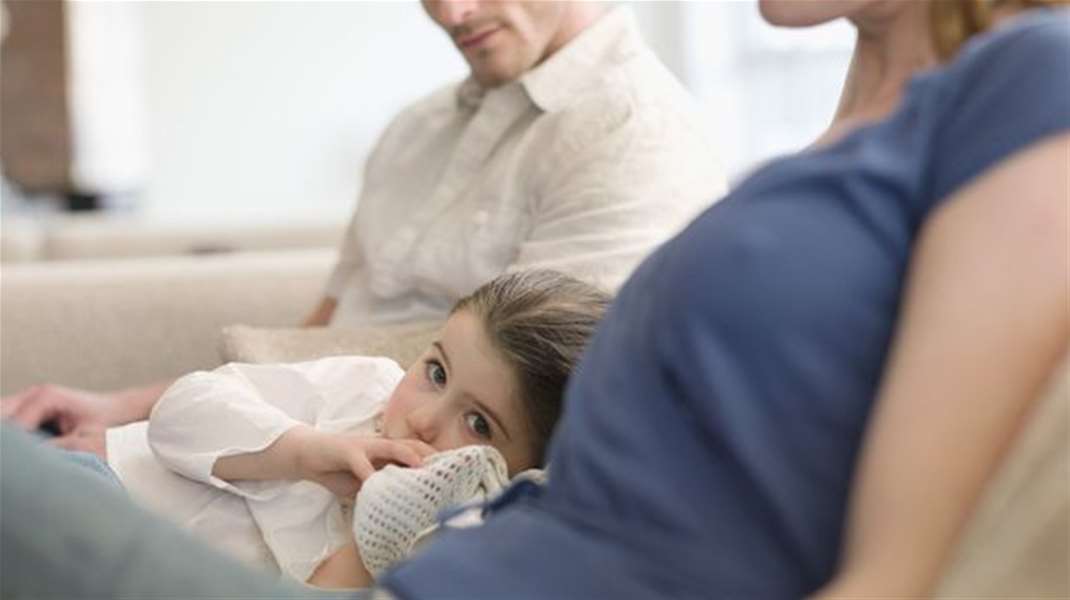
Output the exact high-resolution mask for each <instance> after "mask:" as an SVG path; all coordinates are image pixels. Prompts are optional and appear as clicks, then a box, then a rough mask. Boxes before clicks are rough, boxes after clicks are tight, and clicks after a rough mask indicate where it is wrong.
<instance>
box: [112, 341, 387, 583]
mask: <svg viewBox="0 0 1070 600" xmlns="http://www.w3.org/2000/svg"><path fill="white" fill-rule="evenodd" d="M403 375H404V372H403V370H402V369H401V367H400V366H398V364H397V363H396V362H394V361H392V360H390V359H386V358H372V357H360V356H344V357H331V358H324V359H320V360H316V361H311V362H304V363H293V364H275V365H254V364H240V363H231V364H228V365H224V366H222V367H220V368H218V369H216V370H214V371H211V372H196V373H193V374H190V375H187V376H185V377H182V378H181V379H179V380H178V381H176V382H175V384H174V385H172V386H171V387H170V388H169V389H168V390H167V391H166V392H165V393H164V395H163V396H162V397H161V398H160V401H159V402H158V403H157V404H156V407H155V408H154V409H153V411H152V415H151V416H150V419H149V421H147V422H145V421H142V422H139V423H133V424H130V425H126V426H124V427H119V428H114V429H109V430H108V433H107V451H108V464H109V466H111V467H112V469H114V470H115V472H116V473H117V474H118V476H119V478H120V480H121V481H122V482H123V485H124V486H126V488H127V490H128V491H129V493H130V494H131V495H132V496H133V497H134V498H135V499H136V500H137V501H139V502H141V503H142V504H144V505H146V506H147V507H148V508H149V509H150V510H154V511H156V512H158V513H160V514H161V515H163V516H165V517H167V518H169V519H171V520H173V521H175V522H176V523H178V524H179V525H181V526H183V527H184V528H186V529H188V530H190V531H192V532H193V533H194V535H196V536H198V537H200V538H203V539H204V540H206V541H207V542H209V543H210V544H212V545H214V546H216V547H217V548H219V549H221V550H223V551H225V552H228V553H230V554H232V555H234V556H236V557H237V558H239V559H240V560H243V561H244V562H246V563H249V564H251V565H253V566H256V567H260V568H263V569H266V570H269V571H273V572H275V573H280V574H285V575H287V576H290V577H293V578H294V579H296V580H297V581H302V582H303V581H306V580H307V579H308V577H309V576H310V575H311V574H312V572H313V571H314V570H315V568H316V567H317V566H318V565H319V564H320V563H321V562H322V561H323V560H324V559H326V558H327V557H329V556H330V555H331V554H333V553H334V552H335V551H336V550H337V549H338V548H340V547H341V546H342V545H344V544H345V543H347V542H348V541H349V540H351V539H352V533H351V529H350V527H351V524H350V518H351V517H350V515H349V511H348V508H350V507H345V506H343V503H342V502H340V501H339V499H338V498H337V497H336V496H334V494H332V493H331V492H329V491H328V490H327V489H326V488H324V487H322V486H319V485H317V484H315V483H311V482H307V481H301V482H293V481H237V482H227V481H223V480H222V479H219V478H218V477H214V476H213V475H212V467H213V466H214V464H215V461H216V460H218V459H219V458H221V457H224V456H230V455H235V454H245V453H250V452H257V451H260V450H263V449H264V448H266V447H268V446H270V445H271V444H272V443H273V442H274V441H275V440H276V439H278V437H279V436H281V435H282V434H283V433H285V432H286V431H287V430H289V429H290V428H292V427H294V426H295V425H298V424H300V423H304V424H307V425H311V426H313V427H316V428H317V429H319V430H322V431H332V432H340V431H347V432H353V433H363V434H367V435H374V434H375V433H376V431H375V428H376V421H377V418H378V417H379V415H380V414H381V413H382V410H383V407H384V405H385V404H386V401H387V400H388V399H389V397H390V394H391V392H392V391H393V389H394V388H395V387H397V384H398V382H400V381H401V378H402V376H403Z"/></svg>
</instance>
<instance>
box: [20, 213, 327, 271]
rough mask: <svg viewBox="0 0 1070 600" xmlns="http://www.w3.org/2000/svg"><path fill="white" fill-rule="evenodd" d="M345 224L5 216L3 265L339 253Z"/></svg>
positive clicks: (128, 216)
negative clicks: (261, 253) (326, 250)
mask: <svg viewBox="0 0 1070 600" xmlns="http://www.w3.org/2000/svg"><path fill="white" fill-rule="evenodd" d="M345 227H346V219H345V218H338V217H307V218H304V219H290V220H287V221H280V220H262V221H259V222H233V221H227V222H205V221H204V220H196V221H194V220H185V221H182V220H174V219H167V220H164V219H162V218H159V217H151V216H147V215H142V214H138V213H118V214H116V213H106V214H84V215H83V214H62V215H44V216H38V217H26V216H22V217H6V218H5V220H4V222H3V226H2V227H0V261H2V262H3V263H25V262H31V261H63V260H86V259H88V260H95V259H103V258H142V257H148V256H177V255H198V254H221V253H230V252H249V251H276V250H287V249H309V248H337V247H338V244H339V242H340V241H341V239H342V235H343V234H344V233H345Z"/></svg>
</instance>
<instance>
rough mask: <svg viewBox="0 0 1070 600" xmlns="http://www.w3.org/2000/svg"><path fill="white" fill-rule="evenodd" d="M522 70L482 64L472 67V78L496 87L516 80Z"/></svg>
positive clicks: (484, 85) (487, 85) (482, 84)
mask: <svg viewBox="0 0 1070 600" xmlns="http://www.w3.org/2000/svg"><path fill="white" fill-rule="evenodd" d="M522 74H523V71H522V70H517V69H510V68H505V67H501V66H496V65H480V66H479V68H474V67H473V68H472V78H473V79H475V80H476V82H477V83H479V85H481V86H483V87H485V88H494V87H498V86H501V85H505V84H507V83H509V82H511V81H515V80H516V79H517V78H518V77H520V75H522Z"/></svg>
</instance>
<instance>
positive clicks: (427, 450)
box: [398, 440, 438, 458]
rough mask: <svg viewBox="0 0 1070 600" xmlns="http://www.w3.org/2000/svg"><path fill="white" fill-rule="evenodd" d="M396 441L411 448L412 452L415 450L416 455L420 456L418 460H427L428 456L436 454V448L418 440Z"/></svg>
mask: <svg viewBox="0 0 1070 600" xmlns="http://www.w3.org/2000/svg"><path fill="white" fill-rule="evenodd" d="M398 441H399V442H401V443H403V444H405V445H407V446H408V447H410V448H412V449H413V450H415V451H416V453H417V454H419V455H420V458H427V457H428V456H431V455H432V454H434V453H436V452H438V449H437V448H435V447H434V446H432V445H431V444H428V443H426V442H421V441H420V440H398Z"/></svg>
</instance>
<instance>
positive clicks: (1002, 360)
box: [0, 0, 1070, 600]
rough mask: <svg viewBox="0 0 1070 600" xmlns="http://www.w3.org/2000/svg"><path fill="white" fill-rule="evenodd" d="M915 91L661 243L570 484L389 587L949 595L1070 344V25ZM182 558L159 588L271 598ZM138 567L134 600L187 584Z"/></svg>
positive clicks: (530, 496) (601, 383)
mask: <svg viewBox="0 0 1070 600" xmlns="http://www.w3.org/2000/svg"><path fill="white" fill-rule="evenodd" d="M798 4H800V5H801V4H811V5H822V6H833V5H835V6H838V7H839V9H837V10H841V12H840V13H838V15H832V16H841V15H842V14H846V12H845V11H851V10H855V9H858V10H863V9H865V8H864V7H870V8H868V9H865V10H873V11H877V10H880V9H881V7H882V6H890V5H893V4H897V3H894V2H892V3H882V2H875V1H873V0H852V1H844V2H829V3H798ZM1003 4H1005V5H1009V4H1011V1H1010V0H1007V1H1006V2H1004V3H1003ZM858 7H863V8H858ZM894 104H895V105H896V106H895V110H894V112H893V113H892V114H891V115H890V117H889V118H887V119H886V120H884V121H881V122H879V123H869V124H865V123H858V122H856V123H853V125H854V126H855V128H854V129H853V130H851V131H846V130H845V129H843V128H841V129H840V130H839V131H837V132H834V135H830V136H829V138H828V140H826V141H827V142H828V143H827V145H824V146H821V147H818V148H814V149H811V150H809V151H806V152H804V153H802V154H800V155H798V156H795V157H791V158H786V159H783V160H780V161H776V162H774V163H771V164H769V165H767V166H765V167H764V168H763V169H761V170H760V171H758V172H757V173H755V174H754V176H752V177H751V178H749V179H748V180H747V181H745V182H744V183H742V184H741V185H740V186H739V188H737V189H736V190H735V191H734V192H733V193H732V194H731V195H730V196H729V197H728V198H727V199H725V200H724V201H722V202H720V203H719V204H717V205H716V206H715V207H714V208H712V209H710V210H709V211H708V212H707V213H705V214H704V215H702V216H701V217H700V218H698V219H697V220H696V221H695V222H694V223H693V224H692V225H691V226H690V227H689V228H688V229H687V230H685V231H684V232H683V233H681V234H680V235H679V236H678V237H677V238H676V239H674V240H673V241H672V242H670V243H668V244H666V245H665V246H664V247H663V248H662V249H661V250H659V251H658V252H656V253H655V254H654V255H653V256H651V257H650V258H649V259H648V260H647V261H646V262H645V264H644V265H643V266H642V267H641V268H640V269H639V271H637V272H636V274H635V275H634V276H633V278H632V279H631V281H630V282H629V283H628V284H627V285H626V286H625V288H624V289H623V290H622V291H621V293H620V296H619V297H618V299H617V301H616V303H615V304H614V306H613V307H612V309H611V311H610V313H609V315H608V316H607V317H606V319H605V321H604V323H603V326H602V327H601V329H600V332H599V333H598V334H597V336H596V338H595V340H594V342H593V344H592V346H591V348H590V350H589V352H588V354H587V356H586V357H585V359H584V362H583V364H582V365H581V367H580V368H579V370H578V372H577V374H576V376H575V378H574V379H573V381H572V383H571V384H570V388H569V391H568V400H567V406H566V412H565V418H564V420H563V422H562V426H561V428H560V429H559V431H558V433H557V435H556V436H555V438H554V441H553V443H552V447H551V451H550V455H551V462H552V464H553V467H552V469H551V480H550V482H549V484H548V485H547V486H546V487H544V488H537V487H531V486H522V487H515V488H512V489H511V490H510V491H509V492H507V493H506V494H505V495H504V496H503V497H502V498H500V499H499V500H498V501H497V502H496V503H495V504H494V505H493V506H492V507H491V508H490V514H489V515H488V516H487V520H486V523H485V524H484V525H483V526H482V527H480V528H476V529H470V530H461V531H456V532H450V533H447V534H444V535H443V536H442V537H441V538H440V539H438V540H436V541H435V542H434V543H432V544H431V545H429V546H428V547H427V549H426V550H425V551H424V552H423V553H422V554H420V555H418V556H417V557H415V558H414V559H413V560H411V561H410V562H408V563H407V564H404V565H402V566H400V567H399V568H398V569H396V570H394V571H392V572H390V573H388V574H387V575H386V576H385V577H384V578H383V579H382V580H381V581H380V583H381V585H382V587H383V589H385V590H386V591H387V592H388V593H389V594H390V595H392V596H395V597H397V598H400V599H403V600H424V599H458V600H460V599H470V598H495V599H497V598H555V599H558V598H565V599H567V598H670V597H675V598H681V597H696V598H720V597H733V598H735V597H738V598H797V597H800V596H804V595H808V594H814V593H819V594H823V595H827V596H829V597H847V596H867V595H868V596H873V595H881V596H900V597H916V596H919V595H923V594H924V593H925V592H926V590H928V588H929V586H930V585H931V584H932V581H933V578H934V576H935V573H936V571H937V570H938V569H939V566H940V564H941V561H942V560H943V558H944V556H945V554H946V552H947V550H948V548H949V547H950V545H951V543H952V542H953V540H954V537H955V534H956V531H957V530H958V528H959V526H960V524H961V522H962V519H963V518H964V515H965V514H966V513H967V512H968V508H969V507H970V505H971V503H972V502H973V500H974V498H975V497H976V496H977V494H978V492H979V489H980V487H981V485H982V483H983V482H984V480H985V478H986V476H987V474H988V473H989V472H990V471H991V470H992V468H993V465H995V464H996V463H997V461H998V458H999V456H1000V452H1001V450H1002V449H1003V448H1004V447H1005V446H1006V445H1007V443H1008V440H1009V439H1010V438H1011V436H1012V435H1013V432H1014V430H1015V427H1016V425H1017V424H1018V422H1019V421H1020V419H1021V416H1022V415H1023V413H1024V412H1025V411H1026V409H1027V404H1028V400H1027V399H1028V398H1030V397H1032V395H1033V393H1034V392H1035V391H1036V390H1037V389H1038V388H1039V386H1040V385H1041V383H1042V380H1043V379H1044V377H1045V376H1046V374H1047V373H1048V372H1049V371H1050V370H1051V369H1052V367H1053V366H1054V365H1055V362H1056V360H1057V359H1058V357H1059V356H1061V355H1062V353H1063V352H1065V349H1066V344H1067V340H1066V331H1067V327H1068V326H1070V320H1068V316H1067V311H1066V307H1067V304H1068V302H1070V297H1068V287H1070V286H1068V281H1067V277H1068V274H1067V266H1066V262H1065V259H1066V248H1067V236H1068V232H1067V226H1068V224H1067V221H1068V218H1067V203H1068V196H1070V188H1068V185H1070V173H1068V168H1070V167H1068V164H1067V153H1068V152H1070V17H1068V15H1067V13H1066V12H1065V11H1053V10H1044V11H1033V12H1031V13H1030V14H1027V15H1021V16H1016V17H1014V18H1012V19H1009V20H1007V21H1005V22H1002V23H1000V24H999V26H998V27H997V30H996V31H994V32H993V33H991V34H989V35H986V36H983V37H981V38H978V39H977V40H975V41H974V42H972V43H970V44H968V45H967V46H966V47H964V48H963V49H962V50H961V51H960V52H959V56H958V57H957V58H956V60H954V61H953V62H951V63H950V64H949V65H948V66H947V67H944V68H941V69H938V70H935V71H932V72H929V73H926V74H924V75H922V76H920V77H918V78H916V79H914V80H913V81H912V82H911V83H910V84H909V86H908V88H907V89H906V91H905V92H904V93H903V95H902V97H901V98H897V100H896V102H895V103H894ZM861 121H865V119H861ZM841 124H842V123H841ZM871 414H873V415H874V416H873V418H872V419H871V418H870V415H871ZM5 433H6V432H5ZM8 437H9V436H7V435H5V436H4V439H7V438H8ZM864 437H865V439H863V438H864ZM5 443H6V442H5ZM2 456H3V457H4V460H5V465H4V468H5V472H6V473H9V472H11V471H10V470H9V469H11V468H15V467H17V466H18V464H19V463H14V462H12V463H9V462H8V461H9V460H12V461H13V460H14V459H9V458H8V457H11V456H12V453H11V452H8V451H5V452H4V453H3V454H2ZM860 456H861V458H859V457H860ZM859 461H861V462H860V463H859ZM856 465H858V469H857V471H858V473H859V477H858V479H857V483H856V485H855V487H854V489H853V491H852V479H853V476H854V473H855V472H856ZM9 482H10V479H7V478H6V477H5V486H4V488H3V489H2V491H3V492H4V494H5V498H4V503H3V505H4V506H5V507H7V506H11V505H12V504H11V503H10V502H9V501H8V498H9V497H8V496H7V494H9V493H13V492H10V491H9V490H12V489H15V490H17V489H18V487H17V486H15V487H13V486H11V485H8V483H9ZM87 487H88V486H87ZM849 494H853V497H852V499H851V504H850V507H849V506H848V497H849ZM24 504H25V503H24ZM5 510H7V509H5ZM848 510H850V517H849V520H848V524H847V526H846V528H845V525H844V515H845V514H847V513H848ZM98 512H99V511H98ZM63 516H64V515H62V514H57V515H50V517H55V519H54V520H53V522H52V523H50V528H52V530H58V529H60V528H62V527H65V526H66V525H67V524H68V521H69V520H70V519H69V518H68V519H63V518H62V517H63ZM95 516H99V517H101V518H102V519H107V518H108V517H107V515H106V514H99V515H95ZM10 523H13V520H12V519H9V518H6V519H3V520H0V526H3V527H5V528H6V527H7V526H8V524H10ZM16 524H17V523H16ZM12 527H14V525H12ZM845 531H846V535H845ZM161 536H162V534H161ZM845 539H846V544H844V543H843V542H844V540H845ZM7 540H8V537H7V534H6V530H5V543H6V542H7ZM168 540H169V541H173V540H171V539H170V538H168ZM90 547H91V545H90ZM153 547H155V546H153V545H146V546H145V547H144V548H145V549H146V550H151V549H152V548H153ZM176 547H178V548H182V547H184V546H182V545H181V544H176ZM841 547H843V548H844V549H843V551H842V553H841ZM5 549H6V550H7V551H6V552H5V553H4V560H5V561H8V560H13V559H12V558H11V557H13V556H14V557H15V558H20V557H23V558H25V560H24V561H23V563H21V564H22V565H26V564H27V563H28V564H29V565H30V566H33V564H34V562H33V561H34V560H40V558H39V557H33V556H29V557H26V553H19V552H15V553H13V552H12V550H11V546H5ZM178 554H179V555H180V556H179V557H178V558H180V559H181V560H178V561H175V563H172V564H170V565H169V566H170V567H171V568H170V569H167V570H166V571H164V572H161V573H159V574H158V575H157V576H158V577H160V578H164V577H170V578H172V579H175V578H176V577H178V576H177V575H176V574H175V573H176V572H177V573H181V572H183V569H187V570H190V571H191V572H198V573H199V574H200V577H198V578H194V579H193V580H192V581H189V582H187V583H186V585H187V586H189V588H188V589H190V590H192V588H194V587H197V586H199V587H197V591H198V592H205V590H207V592H205V593H208V592H212V593H215V594H216V595H233V594H234V593H235V592H236V591H237V590H242V589H243V588H241V587H236V586H248V587H246V588H244V589H245V590H246V591H248V592H250V593H253V592H254V591H255V592H256V593H263V594H270V593H271V591H270V589H269V590H267V591H265V590H264V586H266V584H263V582H261V584H262V585H260V587H256V586H257V585H258V584H257V583H256V581H249V580H247V579H242V578H240V577H236V576H234V573H235V572H236V571H235V570H228V571H226V572H225V573H223V574H222V575H226V576H227V577H229V579H228V578H227V577H222V579H221V580H220V581H218V582H216V583H213V582H212V581H211V580H209V581H207V582H206V581H205V579H206V578H207V577H209V576H210V574H212V573H213V572H214V571H218V568H217V569H215V570H213V569H211V568H210V567H208V566H206V565H198V566H199V567H201V568H200V570H199V571H198V570H197V569H194V568H192V567H189V563H188V562H187V561H189V560H190V559H189V557H188V556H187V554H188V553H183V552H179V553H178ZM90 558H92V557H90ZM139 558H140V559H141V561H142V562H144V560H145V559H144V557H142V556H139ZM88 562H90V563H92V561H91V560H88ZM193 564H194V565H197V563H196V561H194V563H193ZM5 571H6V572H8V573H18V572H20V571H18V570H16V569H5ZM123 575H124V577H123V578H122V579H121V580H120V583H122V584H124V585H125V587H123V588H122V590H121V591H123V592H125V593H128V594H129V593H132V592H142V593H143V594H142V595H144V594H148V593H153V592H159V591H160V590H161V589H163V588H162V587H161V586H160V585H156V586H153V585H151V584H145V585H143V586H139V585H134V584H131V583H130V581H131V576H130V572H129V571H126V572H124V573H123ZM100 579H101V578H100V577H97V578H96V579H95V580H94V581H98V580H100ZM45 583H47V582H45ZM42 585H43V584H42ZM254 587H255V590H254ZM186 590H187V588H183V591H184V592H185V593H184V595H185V596H187V597H189V596H193V595H194V594H193V593H192V592H189V591H186ZM275 595H278V594H277V593H276V594H275Z"/></svg>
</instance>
